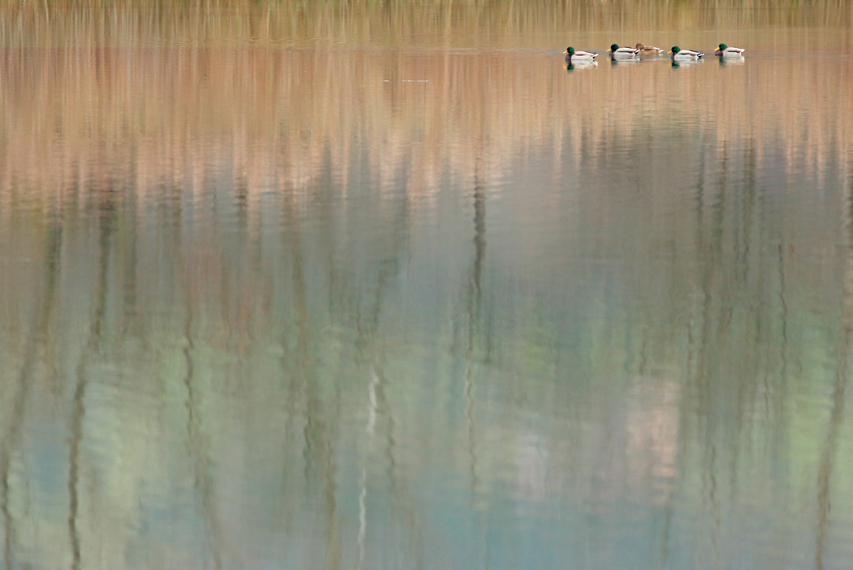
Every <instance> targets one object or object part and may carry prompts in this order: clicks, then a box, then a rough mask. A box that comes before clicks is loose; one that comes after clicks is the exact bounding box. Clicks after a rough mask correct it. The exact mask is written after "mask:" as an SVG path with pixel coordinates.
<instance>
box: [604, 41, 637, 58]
mask: <svg viewBox="0 0 853 570" xmlns="http://www.w3.org/2000/svg"><path fill="white" fill-rule="evenodd" d="M639 53H640V50H638V49H635V48H630V47H619V45H618V44H611V45H610V51H608V52H607V54H608V55H609V56H610V57H611V58H612V59H635V58H636V57H637V55H638V54H639Z"/></svg>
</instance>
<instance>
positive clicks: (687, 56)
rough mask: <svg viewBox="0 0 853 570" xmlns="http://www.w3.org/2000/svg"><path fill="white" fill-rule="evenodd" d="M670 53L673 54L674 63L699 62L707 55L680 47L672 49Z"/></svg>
mask: <svg viewBox="0 0 853 570" xmlns="http://www.w3.org/2000/svg"><path fill="white" fill-rule="evenodd" d="M669 53H671V54H672V61H697V60H699V59H700V58H701V57H702V56H704V55H705V54H704V53H699V52H698V51H693V50H689V49H681V48H680V47H678V46H672V49H671V50H669Z"/></svg>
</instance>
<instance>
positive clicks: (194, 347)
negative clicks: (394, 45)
mask: <svg viewBox="0 0 853 570" xmlns="http://www.w3.org/2000/svg"><path fill="white" fill-rule="evenodd" d="M3 57H4V61H3V64H4V65H2V70H0V80H2V82H3V85H4V86H5V99H3V100H2V101H0V105H2V107H3V109H2V111H3V116H4V117H7V119H6V123H5V125H4V129H5V130H4V132H3V139H2V146H0V164H2V176H0V183H1V184H2V186H0V212H1V213H2V214H0V262H2V264H3V265H4V267H5V268H6V269H8V270H4V271H3V272H2V276H0V280H2V281H0V284H2V289H0V290H2V291H3V293H2V299H0V302H1V303H2V305H0V307H2V313H3V315H4V318H3V321H2V326H0V345H2V350H0V354H2V355H3V356H2V358H0V366H2V367H3V368H2V371H3V374H2V385H1V386H0V389H2V393H3V395H4V397H3V398H2V406H3V408H2V424H0V426H2V433H0V446H2V447H0V476H2V486H0V511H2V521H3V531H4V541H5V542H4V545H5V546H4V548H5V549H4V557H5V560H4V563H5V566H6V567H8V568H12V567H16V566H18V565H22V566H23V565H32V566H38V567H50V566H62V565H66V566H68V565H70V566H72V567H81V568H83V567H87V566H90V565H108V566H109V567H111V568H141V567H188V568H193V567H217V568H219V567H221V568H227V567H242V568H247V567H249V568H254V567H263V566H267V565H270V564H273V565H280V566H283V567H287V566H293V567H303V568H313V567H320V566H324V567H331V568H338V567H343V566H347V565H356V566H358V567H362V568H370V567H402V566H419V567H453V566H459V567H462V566H465V567H472V566H475V567H476V566H485V565H487V564H489V565H494V566H498V567H502V566H506V567H510V566H518V565H520V564H521V562H523V561H529V562H530V566H538V567H552V566H554V565H555V564H554V563H553V561H554V560H559V561H560V565H561V566H562V565H563V564H565V563H566V561H568V563H569V564H571V565H575V566H578V567H582V566H583V565H584V564H587V563H589V562H588V560H590V558H588V557H592V558H591V560H593V561H594V562H595V563H596V564H598V565H601V566H609V567H624V566H628V565H633V566H635V567H659V566H669V567H672V568H690V567H692V566H691V562H692V561H695V560H696V559H697V558H698V557H702V559H707V560H715V561H716V562H717V563H718V565H720V566H726V565H734V562H736V561H737V560H739V558H738V557H739V556H741V555H742V554H743V552H745V551H747V550H749V551H750V552H752V556H753V558H751V560H753V561H754V562H755V566H756V567H759V568H765V567H766V568H770V567H773V568H777V567H778V566H779V558H780V557H781V558H782V559H783V562H784V564H783V566H784V565H786V564H787V565H788V566H789V567H796V566H798V565H799V564H800V563H801V562H803V561H806V562H807V563H809V564H811V563H813V564H814V565H816V566H817V567H823V568H841V567H842V566H841V565H840V564H839V563H838V561H839V560H845V559H846V558H845V557H846V555H847V554H848V553H849V552H850V549H851V547H853V545H851V543H850V542H849V540H845V539H844V538H843V536H844V535H843V529H845V528H849V527H850V525H851V524H853V521H851V519H850V515H849V513H846V512H843V511H831V510H830V509H829V508H828V505H829V504H830V503H831V502H837V503H839V504H844V503H845V502H849V499H851V498H853V497H851V491H853V490H851V489H849V488H847V486H846V484H845V481H847V480H848V479H849V477H846V475H847V474H848V473H849V471H850V468H851V465H850V462H849V461H847V460H845V459H844V458H845V457H847V456H849V454H845V453H844V452H843V450H845V449H847V448H848V447H849V446H850V444H851V441H850V439H849V437H847V436H845V433H848V432H849V430H847V431H845V429H846V426H848V425H849V422H850V419H849V417H848V416H847V414H846V413H845V410H846V409H847V408H846V406H845V401H846V398H847V395H846V394H847V393H846V379H847V368H848V364H847V358H846V351H847V347H848V346H849V342H850V339H849V338H848V337H849V334H848V333H849V331H848V329H849V327H847V325H846V323H847V321H848V320H849V319H847V317H846V313H847V309H846V307H847V305H848V304H849V303H848V299H847V296H848V295H847V289H848V287H847V282H848V281H849V278H848V275H847V274H848V273H849V268H850V263H849V259H848V257H849V256H848V254H847V251H848V249H849V246H850V243H849V242H850V236H849V227H850V225H851V219H850V216H851V215H850V212H849V209H848V210H840V209H839V208H838V204H839V203H844V202H845V201H846V200H849V198H850V197H849V195H848V191H847V189H849V188H850V187H851V186H850V185H851V183H853V182H851V176H853V175H851V166H850V164H849V163H850V156H851V140H850V137H851V136H852V135H851V134H850V133H851V132H853V129H852V128H851V127H853V125H851V124H850V122H851V121H853V113H851V111H853V109H851V108H850V105H851V103H850V100H849V98H847V97H845V96H844V94H845V93H846V92H848V91H849V89H850V87H853V86H850V85H848V83H849V77H848V76H847V75H845V74H844V73H843V72H842V71H843V65H844V63H843V62H837V61H822V62H821V63H819V64H815V63H814V62H805V61H793V62H792V61H784V62H773V61H765V62H763V63H762V62H760V61H758V62H756V61H750V62H748V64H747V65H744V66H740V67H735V68H720V67H719V66H713V65H704V66H697V67H696V68H693V69H691V70H689V73H674V72H673V70H672V69H671V68H670V67H669V66H668V65H656V64H654V63H652V64H648V65H647V64H646V63H645V62H640V63H638V64H636V65H632V66H617V67H613V68H611V67H610V66H602V67H600V68H598V69H595V70H591V71H590V72H589V73H577V74H571V75H566V74H565V73H563V70H562V69H560V66H561V65H562V62H561V61H560V60H559V59H557V56H555V57H544V56H542V55H540V54H530V53H528V54H520V53H510V52H508V53H504V54H500V55H496V54H495V53H494V52H473V53H449V52H429V51H425V52H418V51H406V50H396V49H389V50H387V51H369V50H364V51H359V50H356V51H334V50H325V49H321V50H314V49H305V50H287V51H283V50H273V49H267V48H259V47H253V48H245V47H237V48H225V47H217V48H199V47H190V48H184V49H148V48H133V49H114V48H99V49H81V50H56V51H38V50H33V51H27V50H23V51H19V52H16V53H12V52H11V50H7V51H6V52H4V56H3ZM22 61H26V64H25V65H24V64H22V63H21V62H22ZM33 70H39V72H38V73H37V74H36V73H35V72H34V71H33ZM806 73H807V74H808V76H809V77H811V78H813V79H814V81H810V82H803V81H795V79H796V78H797V77H799V76H800V75H802V74H806ZM415 79H417V80H418V82H417V83H415V82H413V81H406V80H415ZM780 86H784V89H785V90H786V91H785V96H784V97H781V98H780V97H779V90H780ZM816 91H820V93H819V94H816ZM46 94H54V96H53V97H52V98H47V97H45V95H46ZM732 94H737V96H734V97H733V96H732ZM93 100H97V102H98V104H97V105H93V104H92V101H93ZM816 101H818V102H819V104H815V102H816ZM810 188H817V189H819V191H818V192H815V193H810V194H804V190H803V189H810ZM839 307H840V308H841V310H839ZM45 473H52V474H57V473H58V474H59V475H53V476H47V475H45ZM638 523H640V524H638ZM519 528H521V529H522V531H519ZM638 528H639V530H637V529H638ZM803 529H807V530H809V531H811V532H804V531H803ZM839 529H840V530H839ZM839 536H841V537H842V538H841V539H839V538H838V537H839ZM566 537H569V538H566ZM830 537H835V539H834V540H830ZM626 544H630V545H634V546H632V547H630V548H629V547H627V546H626ZM769 552H775V554H772V555H771V554H768V553H769ZM549 560H551V561H552V562H550V563H549ZM629 560H630V561H631V562H630V564H629ZM812 561H813V562H812ZM349 562H352V564H349Z"/></svg>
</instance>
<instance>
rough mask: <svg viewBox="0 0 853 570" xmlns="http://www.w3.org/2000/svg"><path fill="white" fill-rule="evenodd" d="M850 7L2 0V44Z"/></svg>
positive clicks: (752, 2)
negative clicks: (13, 0) (51, 0)
mask: <svg viewBox="0 0 853 570" xmlns="http://www.w3.org/2000/svg"><path fill="white" fill-rule="evenodd" d="M851 22H853V2H850V1H849V0H805V1H796V0H786V1H768V0H745V1H735V0H717V1H709V0H682V1H678V0H637V1H626V0H600V1H599V0H594V1H593V0H582V1H562V2H547V1H541V0H539V1H524V2H521V1H518V0H490V1H482V0H469V1H465V0H463V1H461V2H460V1H458V0H435V1H420V2H402V1H398V0H388V1H376V0H341V1H331V2H306V1H299V0H296V1H292V2H279V1H262V0H261V1H257V0H256V1H250V0H245V1H195V2H153V3H152V2H141V1H138V0H125V1H118V0H117V1H101V2H96V1H91V0H90V1H79V2H76V1H66V2H45V1H40V0H33V1H24V2H12V1H3V2H0V45H5V46H7V47H15V46H32V45H43V46H68V45H93V44H94V45H128V44H132V45H136V44H140V43H141V44H146V43H159V42H164V41H168V42H175V41H190V42H197V41H201V40H205V41H235V40H239V41H243V40H245V39H247V38H249V39H251V40H253V41H255V42H270V43H286V44H310V43H317V42H335V43H365V42H395V43H400V42H406V43H412V44H423V43H439V44H441V43H445V42H448V41H458V39H459V38H460V36H461V37H469V36H473V37H475V38H477V39H479V41H482V42H489V43H490V44H495V43H501V42H504V41H506V40H507V38H513V37H517V36H519V35H525V36H528V37H529V35H530V34H537V33H538V34H542V33H554V32H556V33H560V32H570V31H578V30H586V31H590V30H603V31H606V30H614V29H623V30H682V29H708V28H711V29H713V28H727V29H734V28H762V27H780V26H781V27H792V26H828V27H849V26H850V25H851Z"/></svg>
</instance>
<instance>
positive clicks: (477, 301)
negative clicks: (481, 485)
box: [465, 156, 489, 568]
mask: <svg viewBox="0 0 853 570" xmlns="http://www.w3.org/2000/svg"><path fill="white" fill-rule="evenodd" d="M479 166H480V157H479V156H478V157H477V169H476V170H475V172H474V262H473V266H472V268H471V279H470V281H469V286H470V288H469V292H468V350H467V353H466V355H465V360H466V362H467V367H466V370H465V400H466V403H467V405H466V410H465V414H466V418H467V422H468V445H469V447H468V449H469V462H470V471H471V500H472V501H474V500H475V499H476V497H477V486H478V478H477V448H476V431H475V425H474V418H475V415H476V414H475V410H474V381H473V369H474V366H473V352H474V343H475V341H476V333H477V326H478V323H479V320H480V309H481V305H482V298H483V285H482V276H483V264H484V262H485V257H486V194H485V190H484V188H483V183H482V182H481V181H480V176H479ZM474 512H475V513H477V514H476V517H477V527H478V532H479V534H480V540H481V541H483V543H484V548H483V554H484V556H485V558H486V560H485V564H484V567H486V568H488V567H489V550H488V544H487V543H486V541H485V529H484V527H483V522H482V517H481V516H480V514H479V511H478V510H477V509H476V505H475V510H474Z"/></svg>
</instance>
